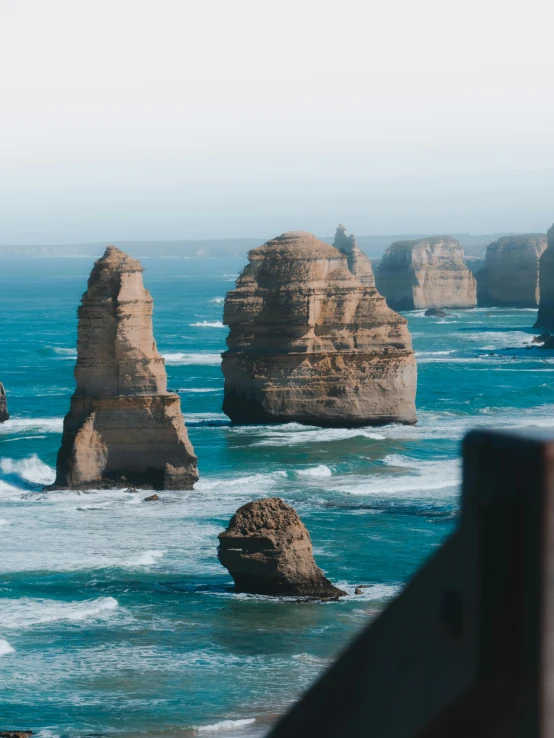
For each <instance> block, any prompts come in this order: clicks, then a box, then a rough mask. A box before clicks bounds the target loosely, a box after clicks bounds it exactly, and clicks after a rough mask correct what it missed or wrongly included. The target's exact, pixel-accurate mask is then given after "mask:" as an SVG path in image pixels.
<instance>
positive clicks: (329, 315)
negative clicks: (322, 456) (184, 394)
mask: <svg viewBox="0 0 554 738" xmlns="http://www.w3.org/2000/svg"><path fill="white" fill-rule="evenodd" d="M248 259H249V262H250V263H249V264H248V265H247V266H246V267H245V269H244V271H243V272H242V274H241V276H240V277H239V279H238V280H237V284H236V289H234V290H231V291H230V292H229V293H228V294H227V297H226V298H225V310H224V321H225V323H226V324H227V325H228V326H229V328H230V332H229V336H228V338H227V346H228V351H226V352H225V353H224V354H223V363H222V369H223V374H224V376H225V396H224V402H223V410H224V412H225V413H227V415H228V416H229V417H230V418H231V420H232V421H233V422H235V423H268V422H276V423H282V422H292V421H295V422H299V423H307V424H311V425H322V426H323V425H326V426H335V427H338V426H355V425H380V424H384V423H393V422H400V423H415V422H416V413H415V391H416V363H415V356H414V353H413V351H412V345H411V337H410V333H409V331H408V327H407V322H406V320H405V319H404V318H403V317H401V316H400V315H398V314H397V313H395V312H393V311H392V310H391V309H390V308H388V307H387V305H386V302H385V300H384V298H383V297H381V295H379V293H378V292H377V291H376V290H375V289H374V288H370V287H367V286H365V285H363V284H362V283H361V282H360V280H359V279H357V278H356V277H355V276H354V275H353V274H352V273H351V272H350V271H349V269H348V264H347V260H346V256H345V255H344V254H341V253H340V251H338V250H337V249H335V248H334V247H333V246H330V245H329V244H327V243H324V242H323V241H320V240H319V239H317V238H316V237H315V236H313V235H312V234H311V233H305V232H303V231H298V232H297V231H295V232H290V233H284V234H283V235H282V236H279V237H278V238H275V239H273V240H271V241H268V242H267V243H266V244H264V245H263V246H261V247H260V248H257V249H253V250H252V251H250V252H249V254H248Z"/></svg>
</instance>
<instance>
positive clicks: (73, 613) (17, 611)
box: [2, 597, 119, 630]
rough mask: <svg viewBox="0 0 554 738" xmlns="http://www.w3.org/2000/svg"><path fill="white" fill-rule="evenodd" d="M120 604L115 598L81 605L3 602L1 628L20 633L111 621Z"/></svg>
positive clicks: (26, 599)
mask: <svg viewBox="0 0 554 738" xmlns="http://www.w3.org/2000/svg"><path fill="white" fill-rule="evenodd" d="M118 606H119V603H118V602H117V600H116V599H115V598H114V597H98V598H97V599H95V600H83V601H81V602H63V601H60V600H47V599H42V598H33V597H22V598H21V599H17V600H15V599H4V600H2V627H3V628H7V629H10V630H12V629H13V630H16V629H17V630H19V629H21V628H28V627H30V626H33V625H46V624H48V623H56V622H59V621H70V622H81V621H84V620H98V619H103V618H106V617H109V616H110V614H111V613H112V612H113V611H114V610H116V609H117V608H118Z"/></svg>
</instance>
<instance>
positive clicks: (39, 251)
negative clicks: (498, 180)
mask: <svg viewBox="0 0 554 738" xmlns="http://www.w3.org/2000/svg"><path fill="white" fill-rule="evenodd" d="M272 235H274V234H271V233H268V234H265V235H260V237H259V238H250V237H248V238H214V239H183V240H178V241H119V240H118V241H117V245H118V246H119V248H121V249H123V250H124V251H125V252H126V253H128V254H129V255H130V256H132V257H134V258H139V259H140V258H144V257H153V256H157V257H163V258H174V259H175V258H193V257H222V256H227V257H229V256H236V257H242V258H245V257H246V254H247V253H248V251H249V250H250V249H253V248H256V247H257V246H261V244H263V243H265V242H266V241H267V240H268V239H269V238H270V237H271V236H272ZM431 235H432V234H431ZM450 235H451V236H452V237H453V238H455V239H456V240H457V241H459V242H460V245H461V246H462V247H463V249H464V251H465V255H466V258H467V257H469V258H484V256H485V251H486V247H487V245H488V244H489V243H491V242H492V241H496V240H497V239H499V238H501V237H503V236H508V235H512V234H511V233H488V234H480V235H474V234H469V233H452V234H450ZM428 236H429V233H397V234H390V235H377V236H358V237H357V242H358V246H359V247H360V248H361V249H362V250H363V251H364V252H365V253H366V254H367V255H368V256H369V257H370V258H377V259H379V258H380V257H381V256H382V255H383V253H384V252H385V250H386V249H387V247H388V246H390V244H391V243H393V241H401V240H408V239H410V240H411V239H418V238H424V237H428ZM334 238H335V237H334V235H329V236H322V237H321V240H322V241H326V242H327V243H330V244H332V243H333V240H334ZM110 242H111V241H103V242H99V241H98V242H94V243H69V244H49V245H40V244H34V245H33V244H29V245H10V244H6V245H0V256H42V257H83V258H91V259H97V258H98V256H99V255H100V254H102V253H103V252H104V250H105V248H106V246H107V245H108V244H109V243H110Z"/></svg>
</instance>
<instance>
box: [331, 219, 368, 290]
mask: <svg viewBox="0 0 554 738" xmlns="http://www.w3.org/2000/svg"><path fill="white" fill-rule="evenodd" d="M333 246H334V247H335V248H336V249H338V250H339V251H340V252H341V254H344V255H345V256H346V260H347V262H348V268H349V269H350V271H351V272H352V274H353V275H354V276H355V277H358V279H359V280H360V282H361V283H362V284H365V285H366V287H375V277H374V275H373V269H372V267H371V260H370V259H369V257H368V256H366V254H364V252H363V251H362V250H361V248H360V247H359V246H358V242H357V241H356V236H354V234H352V235H350V236H347V235H346V228H345V226H343V224H342V223H340V225H339V226H338V228H337V232H336V233H335V240H334V241H333Z"/></svg>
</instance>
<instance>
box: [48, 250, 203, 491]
mask: <svg viewBox="0 0 554 738" xmlns="http://www.w3.org/2000/svg"><path fill="white" fill-rule="evenodd" d="M142 272H143V268H142V266H141V265H140V263H139V262H138V261H136V259H132V258H130V257H129V256H127V255H126V254H124V253H123V252H122V251H120V250H119V249H116V248H115V247H113V246H109V247H108V248H107V249H106V253H105V254H104V256H103V257H102V258H101V259H99V260H98V261H97V262H96V264H95V265H94V268H93V270H92V272H91V275H90V279H89V282H88V289H87V291H86V292H85V294H84V295H83V298H82V302H81V305H80V307H79V311H78V315H79V327H78V343H77V365H76V367H75V379H76V381H77V389H76V391H75V394H74V395H73V397H72V399H71V408H70V410H69V413H68V414H67V416H66V418H65V421H64V433H63V439H62V446H61V449H60V451H59V454H58V461H57V475H56V482H55V486H59V487H72V488H79V487H89V488H90V487H105V486H109V487H113V486H120V487H126V486H129V485H134V486H137V487H152V488H154V489H192V486H193V484H194V482H195V481H196V480H197V479H198V473H197V459H196V456H195V455H194V450H193V448H192V445H191V443H190V441H189V439H188V435H187V431H186V428H185V424H184V420H183V416H182V413H181V405H180V400H179V396H178V395H176V394H173V393H170V392H168V391H167V376H166V371H165V366H164V360H163V358H162V357H161V356H160V354H159V353H158V350H157V347H156V342H155V341H154V336H153V331H152V302H153V301H152V298H151V296H150V294H149V292H147V290H145V288H144V285H143V281H142Z"/></svg>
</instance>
